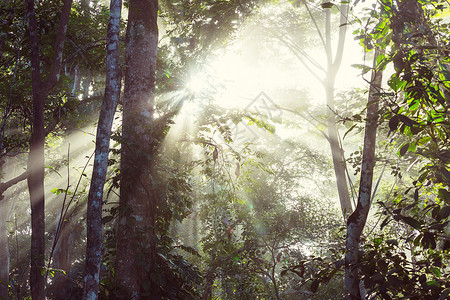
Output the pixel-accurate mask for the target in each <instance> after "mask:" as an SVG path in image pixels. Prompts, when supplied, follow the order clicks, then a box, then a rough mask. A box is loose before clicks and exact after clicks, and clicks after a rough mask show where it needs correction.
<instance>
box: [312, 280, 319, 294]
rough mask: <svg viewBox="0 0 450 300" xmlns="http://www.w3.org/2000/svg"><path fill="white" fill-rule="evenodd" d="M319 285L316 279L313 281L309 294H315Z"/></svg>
mask: <svg viewBox="0 0 450 300" xmlns="http://www.w3.org/2000/svg"><path fill="white" fill-rule="evenodd" d="M319 283H320V281H319V280H318V279H316V280H314V281H313V282H312V283H311V292H313V293H315V292H317V289H318V288H319Z"/></svg>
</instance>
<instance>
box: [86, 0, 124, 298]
mask: <svg viewBox="0 0 450 300" xmlns="http://www.w3.org/2000/svg"><path fill="white" fill-rule="evenodd" d="M121 11H122V1H121V0H112V1H111V3H110V13H109V23H108V42H107V46H106V88H105V96H104V98H103V104H102V108H101V110H100V116H99V121H98V126H97V137H96V143H95V145H96V147H95V159H94V169H93V171H92V179H91V187H90V189H89V196H88V208H87V245H86V276H85V278H84V292H83V299H89V300H92V299H97V298H98V285H99V279H100V263H101V259H102V255H101V254H102V203H103V188H104V185H105V180H106V171H107V169H108V155H109V143H110V138H111V127H112V123H113V121H114V114H115V112H116V107H117V103H118V102H119V98H120V89H121V72H120V54H119V34H120V16H121Z"/></svg>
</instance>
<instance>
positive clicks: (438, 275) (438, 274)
mask: <svg viewBox="0 0 450 300" xmlns="http://www.w3.org/2000/svg"><path fill="white" fill-rule="evenodd" d="M430 271H431V273H433V274H434V275H436V276H437V277H441V270H439V268H438V267H430Z"/></svg>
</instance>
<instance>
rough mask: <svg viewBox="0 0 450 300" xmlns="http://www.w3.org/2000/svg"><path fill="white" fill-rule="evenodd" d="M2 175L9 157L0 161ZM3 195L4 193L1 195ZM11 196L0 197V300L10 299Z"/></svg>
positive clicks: (0, 175)
mask: <svg viewBox="0 0 450 300" xmlns="http://www.w3.org/2000/svg"><path fill="white" fill-rule="evenodd" d="M0 164H1V165H0V177H1V178H4V176H5V175H6V174H7V172H8V171H9V170H8V167H9V163H8V159H7V158H3V159H1V161H0ZM1 196H2V197H3V196H4V195H1ZM8 198H9V197H8V196H6V198H3V199H0V300H1V299H5V300H7V299H9V296H8V284H9V262H10V256H9V245H8V221H9V218H10V214H11V202H10V199H8Z"/></svg>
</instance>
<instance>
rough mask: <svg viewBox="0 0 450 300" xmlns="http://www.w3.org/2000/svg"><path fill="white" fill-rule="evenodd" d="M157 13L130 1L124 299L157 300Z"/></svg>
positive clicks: (121, 251) (147, 2)
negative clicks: (154, 282)
mask: <svg viewBox="0 0 450 300" xmlns="http://www.w3.org/2000/svg"><path fill="white" fill-rule="evenodd" d="M157 13H158V1H157V0H131V1H130V6H129V14H128V26H127V37H126V43H127V46H126V71H125V94H124V107H123V123H122V124H123V125H122V128H123V133H122V137H123V142H122V157H121V167H120V172H121V188H120V210H119V223H118V231H117V255H116V278H115V279H116V286H117V287H118V293H119V295H120V296H121V297H123V298H124V299H142V298H145V299H156V298H157V291H156V290H155V289H154V287H152V286H149V285H147V283H150V282H151V280H150V274H151V273H152V271H153V269H154V264H155V257H156V237H155V209H156V204H155V198H154V197H153V196H152V179H151V177H152V176H151V173H152V171H151V163H152V160H153V157H152V156H153V155H154V154H155V147H156V145H155V140H156V139H155V138H154V137H153V133H152V130H153V129H154V128H153V127H154V122H153V109H154V108H153V107H154V91H155V69H156V53H157V46H158V25H157ZM143 283H146V284H145V286H144V284H143Z"/></svg>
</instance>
